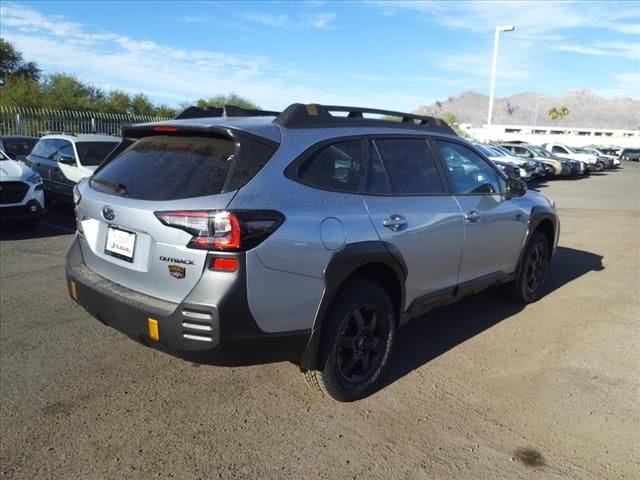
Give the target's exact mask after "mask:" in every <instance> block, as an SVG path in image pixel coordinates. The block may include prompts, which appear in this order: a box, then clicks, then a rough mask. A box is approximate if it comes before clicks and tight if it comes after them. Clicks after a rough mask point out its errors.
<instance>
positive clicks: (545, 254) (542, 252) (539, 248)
mask: <svg viewBox="0 0 640 480" xmlns="http://www.w3.org/2000/svg"><path fill="white" fill-rule="evenodd" d="M548 264H549V244H548V243H547V239H546V237H545V236H544V235H543V234H542V233H540V232H538V231H535V232H533V234H532V235H531V239H530V240H529V243H528V244H527V247H526V249H525V252H524V255H523V256H522V260H521V261H520V265H518V270H517V271H516V279H515V280H514V281H513V282H511V283H509V284H507V285H506V287H507V292H508V294H509V296H510V297H511V299H512V300H514V301H516V302H518V303H521V304H525V305H526V304H528V303H532V302H535V301H537V300H539V299H540V297H541V296H542V292H543V289H544V280H545V278H546V275H547V267H548Z"/></svg>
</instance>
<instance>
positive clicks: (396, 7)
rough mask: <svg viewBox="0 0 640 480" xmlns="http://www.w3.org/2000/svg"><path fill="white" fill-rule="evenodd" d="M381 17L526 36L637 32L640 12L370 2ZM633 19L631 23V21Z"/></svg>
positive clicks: (633, 7) (621, 5) (607, 7)
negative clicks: (506, 29) (410, 16)
mask: <svg viewBox="0 0 640 480" xmlns="http://www.w3.org/2000/svg"><path fill="white" fill-rule="evenodd" d="M368 3H369V4H370V5H373V6H375V7H376V8H379V9H380V11H381V12H382V13H383V14H385V15H394V14H397V13H398V12H402V11H409V12H412V13H415V14H417V15H418V16H420V18H422V19H423V20H425V21H428V22H431V23H436V24H439V25H444V26H446V27H450V28H459V29H463V30H468V31H473V32H486V31H493V29H494V28H495V26H496V25H501V24H514V25H516V29H517V30H518V31H523V32H526V33H527V34H544V33H548V32H555V31H562V30H570V29H575V28H596V29H606V30H611V31H616V32H620V33H629V34H632V33H640V23H639V22H638V19H640V9H638V3H637V2H635V1H631V2H615V3H614V2H610V1H609V2H584V1H580V2H576V1H565V2H540V1H484V2H479V1H464V2H462V1H458V2H421V1H409V0H397V1H394V2H386V1H371V2H368ZM634 20H635V22H634Z"/></svg>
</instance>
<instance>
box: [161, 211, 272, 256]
mask: <svg viewBox="0 0 640 480" xmlns="http://www.w3.org/2000/svg"><path fill="white" fill-rule="evenodd" d="M156 216H157V217H158V219H159V220H160V221H161V222H162V223H164V224H165V225H167V226H169V227H174V228H179V229H181V230H184V231H185V232H188V233H190V234H191V235H193V238H192V239H191V240H190V241H189V243H188V244H187V247H189V248H196V249H200V250H223V251H244V250H248V249H250V248H253V247H255V246H256V245H258V244H259V243H260V242H262V241H263V240H264V239H266V238H267V237H268V236H269V235H271V234H272V233H273V232H274V231H275V230H276V229H277V228H278V227H279V226H280V225H281V224H282V222H283V221H284V215H282V214H281V213H279V212H276V211H273V210H241V211H232V212H227V211H218V210H182V211H170V212H156Z"/></svg>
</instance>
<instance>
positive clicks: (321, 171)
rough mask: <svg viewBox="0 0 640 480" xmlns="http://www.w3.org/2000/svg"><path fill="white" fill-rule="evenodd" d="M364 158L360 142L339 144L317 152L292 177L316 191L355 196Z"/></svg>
mask: <svg viewBox="0 0 640 480" xmlns="http://www.w3.org/2000/svg"><path fill="white" fill-rule="evenodd" d="M361 158H362V141H361V140H349V141H346V142H337V143H333V144H331V145H327V146H325V147H322V148H320V149H319V150H316V151H315V152H313V153H312V154H311V155H310V156H309V157H308V158H306V159H305V160H304V161H303V162H302V163H301V164H300V165H298V166H297V168H295V171H294V172H290V173H293V175H294V177H296V178H297V179H299V180H300V181H301V182H302V183H305V184H307V185H311V186H313V187H318V188H321V189H324V190H335V191H338V192H346V193H356V192H357V191H358V190H359V188H360V180H361V178H362V161H361Z"/></svg>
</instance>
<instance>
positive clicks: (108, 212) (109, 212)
mask: <svg viewBox="0 0 640 480" xmlns="http://www.w3.org/2000/svg"><path fill="white" fill-rule="evenodd" d="M102 216H103V217H104V219H105V220H108V221H111V220H113V219H114V218H116V214H115V213H114V212H113V208H111V207H104V208H103V209H102Z"/></svg>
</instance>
